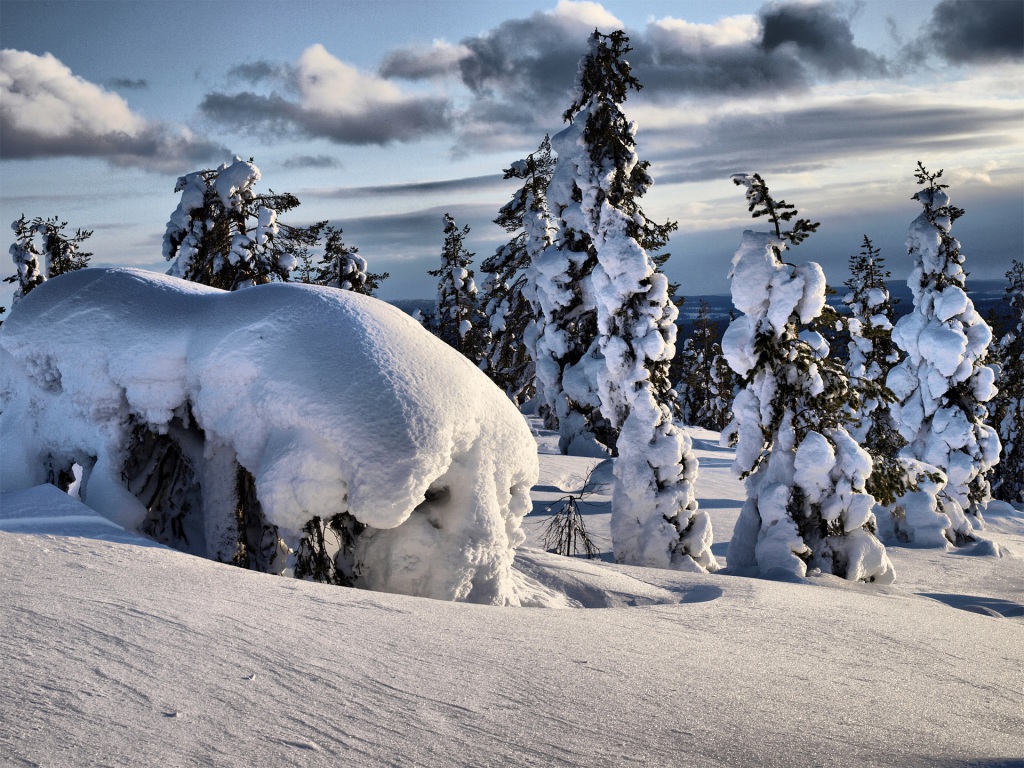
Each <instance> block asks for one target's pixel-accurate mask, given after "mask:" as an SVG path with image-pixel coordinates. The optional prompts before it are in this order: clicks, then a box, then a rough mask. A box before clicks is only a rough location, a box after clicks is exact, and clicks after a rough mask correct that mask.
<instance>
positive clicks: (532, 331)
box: [481, 136, 555, 404]
mask: <svg viewBox="0 0 1024 768" xmlns="http://www.w3.org/2000/svg"><path fill="white" fill-rule="evenodd" d="M554 167H555V160H554V157H553V156H552V154H551V142H550V140H549V138H548V137H547V136H545V137H544V141H542V142H541V145H540V147H538V148H537V151H536V152H534V153H532V154H531V155H529V156H527V157H526V158H525V159H523V160H519V161H517V162H515V163H512V165H511V166H510V167H508V168H506V169H505V175H504V178H506V179H522V180H523V185H522V186H521V187H520V188H519V189H518V190H516V192H515V194H513V195H512V199H511V200H510V201H509V202H508V203H506V204H505V205H504V206H503V207H502V209H501V212H500V213H499V215H498V217H497V218H496V219H495V220H494V223H495V224H497V225H498V226H500V227H502V228H503V229H504V230H505V231H506V232H509V233H513V237H512V239H511V240H509V241H508V242H507V243H505V244H504V245H502V246H501V247H499V248H498V249H497V251H495V253H494V255H493V256H491V257H490V258H488V259H485V260H484V262H483V263H482V264H481V269H482V270H483V271H484V272H486V273H488V274H489V277H488V278H487V280H486V281H485V283H484V294H485V295H484V302H483V303H484V314H485V315H486V316H487V320H488V324H489V331H490V338H489V340H488V342H487V349H486V352H485V355H484V361H485V365H486V368H485V371H486V373H487V374H488V375H489V376H490V377H491V379H492V380H494V382H495V383H496V384H497V385H498V386H499V387H501V388H502V389H503V390H505V393H506V394H507V395H508V396H509V397H510V398H511V399H512V401H513V402H514V403H516V404H521V403H522V402H523V401H525V400H526V399H528V398H529V397H530V396H531V395H532V394H533V392H534V388H535V387H534V378H535V371H536V367H535V366H534V362H533V357H532V354H531V353H532V351H533V347H534V344H532V343H530V341H529V340H528V337H529V338H530V339H533V338H535V337H536V325H537V314H538V312H537V309H536V307H535V304H534V301H533V300H532V299H533V293H534V292H533V291H532V290H531V287H530V286H531V281H530V274H531V271H530V266H531V263H532V260H533V256H534V255H535V254H536V253H537V252H538V251H539V250H540V249H542V248H544V247H546V246H547V245H548V243H549V237H548V233H547V231H546V229H544V228H542V229H541V231H540V233H539V237H533V236H531V234H530V232H529V231H528V225H530V224H531V222H535V221H536V219H537V217H538V216H541V217H542V218H543V220H544V221H546V220H547V208H546V201H545V193H546V191H547V186H548V181H549V180H550V179H551V172H552V171H553V170H554ZM524 341H526V342H527V343H525V344H524Z"/></svg>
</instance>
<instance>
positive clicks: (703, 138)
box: [644, 95, 1024, 184]
mask: <svg viewBox="0 0 1024 768" xmlns="http://www.w3.org/2000/svg"><path fill="white" fill-rule="evenodd" d="M752 120H756V125H757V134H756V135H757V140H756V142H752V141H751V136H752V128H751V125H752ZM1022 120H1024V107H1021V106H1004V105H1000V106H993V105H986V104H959V105H951V104H945V103H943V104H935V103H929V102H926V101H923V100H915V99H913V98H909V97H907V96H906V95H896V96H889V97H881V96H871V97H861V98H851V99H844V100H842V101H819V102H818V103H815V104H812V105H808V106H804V107H800V108H795V109H789V110H780V111H775V112H772V111H768V110H760V111H757V112H756V113H749V114H748V113H737V112H736V111H735V110H728V111H726V110H722V112H721V113H720V114H718V115H716V116H715V117H714V118H713V119H712V120H710V121H709V122H708V123H707V124H706V125H704V126H702V127H699V128H695V129H690V135H689V137H688V139H689V142H690V144H689V146H680V143H679V139H678V131H675V130H671V129H655V130H652V131H645V132H644V140H645V141H650V142H652V143H653V144H655V145H659V144H660V145H661V147H662V148H661V149H659V150H658V151H657V152H654V153H648V154H647V156H648V157H649V158H650V159H652V160H658V158H659V156H660V157H661V158H663V159H662V160H660V161H659V162H658V168H659V171H658V172H657V173H656V181H657V182H658V183H661V184H670V183H679V182H694V181H706V180H711V179H726V178H728V177H729V175H730V174H732V173H738V172H747V171H758V172H761V173H772V174H781V173H797V172H807V171H813V170H817V169H821V168H825V167H827V166H829V165H831V164H832V163H834V162H835V161H836V160H837V159H840V158H844V157H858V158H868V157H873V156H879V155H883V154H887V153H891V152H901V153H904V154H905V155H906V156H907V157H908V158H909V160H908V162H912V161H913V160H915V159H917V158H918V157H924V158H926V157H927V155H928V154H931V155H934V154H936V153H942V154H944V155H945V154H949V153H951V152H953V151H954V150H972V149H974V150H976V149H986V148H1000V147H1007V146H1012V145H1014V144H1015V143H1016V142H1018V141H1019V139H1018V138H1017V136H1018V133H1019V126H1020V124H1021V121H1022Z"/></svg>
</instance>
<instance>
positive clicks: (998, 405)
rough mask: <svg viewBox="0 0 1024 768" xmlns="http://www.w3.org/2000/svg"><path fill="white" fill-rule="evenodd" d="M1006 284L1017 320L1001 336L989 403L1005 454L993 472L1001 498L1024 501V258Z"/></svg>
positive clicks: (995, 491) (1012, 269)
mask: <svg viewBox="0 0 1024 768" xmlns="http://www.w3.org/2000/svg"><path fill="white" fill-rule="evenodd" d="M1006 279H1007V280H1009V281H1010V284H1009V285H1008V286H1007V288H1006V292H1007V294H1008V296H1009V301H1010V308H1011V310H1012V311H1013V315H1014V320H1015V321H1016V324H1015V326H1014V328H1013V330H1011V331H1010V332H1009V333H1007V334H1006V335H1005V336H1003V338H1002V339H1000V340H999V344H998V345H993V346H997V347H998V358H999V378H998V380H997V382H996V384H997V386H998V389H999V392H998V394H997V395H996V397H995V398H994V399H993V400H992V401H991V403H990V405H989V409H990V413H991V415H992V417H993V418H992V423H993V424H995V425H996V426H997V427H998V429H999V439H1000V441H1001V442H1002V449H1003V452H1002V455H1001V456H1000V459H999V464H997V465H996V468H995V472H994V474H993V476H992V494H993V496H995V497H996V498H997V499H1002V500H1003V501H1009V502H1014V503H1020V502H1024V262H1020V261H1016V260H1014V262H1013V266H1011V267H1010V269H1009V270H1008V271H1007V273H1006Z"/></svg>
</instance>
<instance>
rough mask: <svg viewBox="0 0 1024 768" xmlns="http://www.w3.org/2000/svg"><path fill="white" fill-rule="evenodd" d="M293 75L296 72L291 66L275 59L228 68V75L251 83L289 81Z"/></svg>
mask: <svg viewBox="0 0 1024 768" xmlns="http://www.w3.org/2000/svg"><path fill="white" fill-rule="evenodd" d="M293 75H294V72H293V70H292V69H291V68H290V67H289V66H287V65H286V64H280V63H277V62H273V61H251V62H247V63H245V64H239V65H237V66H234V67H232V68H231V69H229V70H228V77H230V78H233V79H236V80H244V81H245V82H247V83H249V84H250V85H258V84H260V83H265V82H279V81H287V80H289V79H291V78H292V76H293Z"/></svg>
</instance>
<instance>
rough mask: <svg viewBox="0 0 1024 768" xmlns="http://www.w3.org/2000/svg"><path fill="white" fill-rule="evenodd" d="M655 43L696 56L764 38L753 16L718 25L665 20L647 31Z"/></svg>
mask: <svg viewBox="0 0 1024 768" xmlns="http://www.w3.org/2000/svg"><path fill="white" fill-rule="evenodd" d="M648 34H649V35H650V36H651V37H652V39H657V38H660V40H659V42H660V43H661V45H663V46H666V47H671V48H675V49H677V50H683V51H688V52H691V53H696V52H698V51H701V50H704V49H707V48H715V47H719V46H731V45H750V44H753V43H756V42H757V41H758V40H759V39H760V36H761V28H760V25H759V24H758V22H757V19H756V18H755V17H754V16H727V17H726V18H724V19H721V20H720V21H718V22H716V23H715V24H694V23H692V22H689V21H684V20H683V19H676V18H672V17H670V16H669V17H666V18H664V19H659V20H658V21H655V22H654V23H652V24H651V25H650V26H649V27H648Z"/></svg>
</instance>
